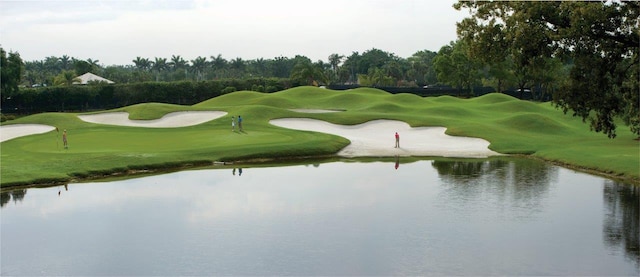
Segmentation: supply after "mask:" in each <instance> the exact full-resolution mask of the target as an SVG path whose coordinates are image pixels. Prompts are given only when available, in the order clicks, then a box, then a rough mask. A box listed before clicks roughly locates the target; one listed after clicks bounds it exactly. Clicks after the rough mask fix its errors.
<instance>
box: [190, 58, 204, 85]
mask: <svg viewBox="0 0 640 277" xmlns="http://www.w3.org/2000/svg"><path fill="white" fill-rule="evenodd" d="M207 65H208V62H207V57H201V56H198V57H197V58H195V59H193V60H191V70H193V73H195V75H196V81H203V80H204V72H205V70H206V68H207Z"/></svg>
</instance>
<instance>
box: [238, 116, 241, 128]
mask: <svg viewBox="0 0 640 277" xmlns="http://www.w3.org/2000/svg"><path fill="white" fill-rule="evenodd" d="M238 129H239V130H240V132H242V116H238Z"/></svg>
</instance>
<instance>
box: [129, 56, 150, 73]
mask: <svg viewBox="0 0 640 277" xmlns="http://www.w3.org/2000/svg"><path fill="white" fill-rule="evenodd" d="M133 63H134V64H135V65H136V68H137V69H138V70H140V71H148V70H149V69H150V68H151V61H150V60H149V59H147V58H140V57H136V59H135V60H133Z"/></svg>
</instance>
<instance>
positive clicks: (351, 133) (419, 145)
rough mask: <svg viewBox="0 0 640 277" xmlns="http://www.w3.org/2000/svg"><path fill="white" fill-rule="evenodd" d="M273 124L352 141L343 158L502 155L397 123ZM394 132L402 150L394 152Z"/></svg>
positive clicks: (482, 144)
mask: <svg viewBox="0 0 640 277" xmlns="http://www.w3.org/2000/svg"><path fill="white" fill-rule="evenodd" d="M270 123H271V124H273V125H276V126H280V127H284V128H289V129H296V130H305V131H315V132H322V133H329V134H333V135H337V136H341V137H344V138H346V139H348V140H350V141H351V144H349V145H348V146H347V147H345V148H343V149H342V150H340V152H338V155H340V156H344V157H389V156H396V155H398V156H441V157H458V158H485V157H489V156H496V155H500V154H499V153H497V152H494V151H491V150H489V148H488V147H489V142H488V141H486V140H483V139H479V138H470V137H454V136H449V135H446V134H445V133H444V132H445V130H446V128H444V127H418V128H412V127H411V126H409V124H407V123H405V122H402V121H394V120H374V121H369V122H366V123H363V124H359V125H353V126H349V125H336V124H332V123H328V122H326V121H322V120H316V119H309V118H285V119H275V120H271V121H270ZM395 132H398V134H399V135H400V148H394V145H395V136H394V135H395Z"/></svg>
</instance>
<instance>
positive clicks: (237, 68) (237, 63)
mask: <svg viewBox="0 0 640 277" xmlns="http://www.w3.org/2000/svg"><path fill="white" fill-rule="evenodd" d="M229 65H230V67H231V71H232V72H231V74H232V77H234V78H240V77H242V75H243V74H244V71H245V68H246V66H247V65H246V63H245V62H244V60H242V58H240V57H238V58H235V59H233V60H231V62H230V63H229Z"/></svg>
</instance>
